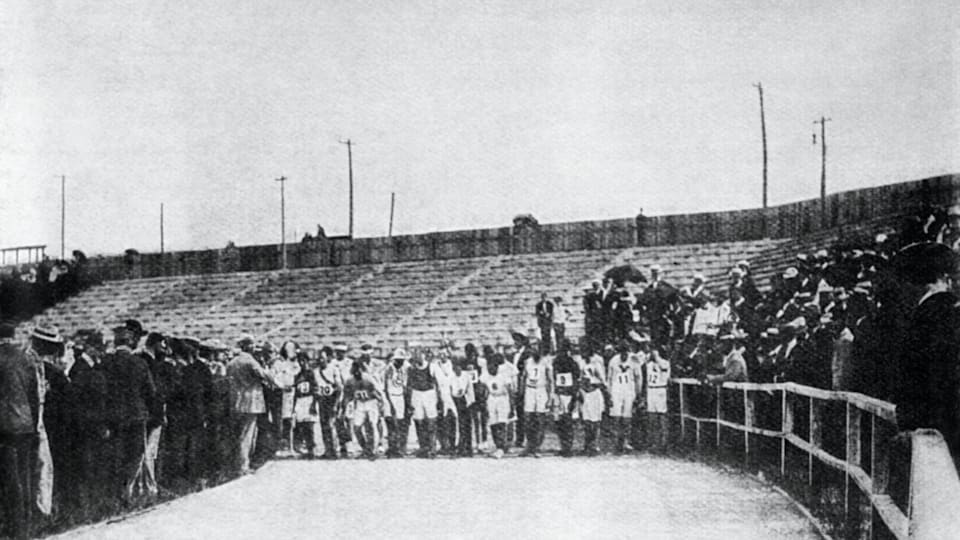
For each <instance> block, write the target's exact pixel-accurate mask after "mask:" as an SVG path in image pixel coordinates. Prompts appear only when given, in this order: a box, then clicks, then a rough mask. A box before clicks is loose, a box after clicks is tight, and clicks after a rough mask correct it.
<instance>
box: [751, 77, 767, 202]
mask: <svg viewBox="0 0 960 540" xmlns="http://www.w3.org/2000/svg"><path fill="white" fill-rule="evenodd" d="M753 86H755V87H756V88H757V91H758V92H759V93H760V136H761V137H762V138H763V207H764V208H766V207H767V119H766V116H765V114H764V110H763V83H759V82H758V83H756V84H754V85H753Z"/></svg>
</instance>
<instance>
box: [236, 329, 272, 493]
mask: <svg viewBox="0 0 960 540" xmlns="http://www.w3.org/2000/svg"><path fill="white" fill-rule="evenodd" d="M253 344H254V341H253V336H250V335H244V336H241V338H240V339H239V340H238V341H237V347H239V348H240V353H239V354H237V356H236V357H235V358H234V359H233V360H231V361H230V363H229V364H227V377H228V378H229V379H230V388H231V391H232V392H233V401H232V407H231V411H232V413H233V414H234V415H235V416H236V418H237V434H238V437H239V441H238V445H237V447H238V450H239V454H238V456H237V465H238V466H239V470H240V473H241V474H249V473H250V457H251V454H252V453H253V449H254V447H255V444H256V440H257V417H258V416H260V415H262V414H263V413H265V412H267V406H266V403H265V401H264V398H263V383H269V382H270V375H269V374H268V373H267V371H266V370H265V369H264V368H263V366H261V365H260V364H259V363H258V362H257V361H256V360H255V359H254V358H253V356H252V355H251V353H252V352H253Z"/></svg>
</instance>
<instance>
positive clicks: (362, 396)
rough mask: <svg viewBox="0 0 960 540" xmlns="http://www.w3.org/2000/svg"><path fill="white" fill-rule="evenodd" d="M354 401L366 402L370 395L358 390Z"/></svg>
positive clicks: (354, 394) (354, 395)
mask: <svg viewBox="0 0 960 540" xmlns="http://www.w3.org/2000/svg"><path fill="white" fill-rule="evenodd" d="M353 399H356V400H358V401H366V400H368V399H370V394H369V393H367V391H366V390H357V391H356V392H354V393H353Z"/></svg>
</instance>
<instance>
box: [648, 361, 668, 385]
mask: <svg viewBox="0 0 960 540" xmlns="http://www.w3.org/2000/svg"><path fill="white" fill-rule="evenodd" d="M665 375H666V374H665V373H664V372H663V370H662V369H660V366H658V365H656V364H649V365H648V366H647V385H648V386H663V385H664V384H666V382H667V381H665V380H664V379H665V378H666V377H665Z"/></svg>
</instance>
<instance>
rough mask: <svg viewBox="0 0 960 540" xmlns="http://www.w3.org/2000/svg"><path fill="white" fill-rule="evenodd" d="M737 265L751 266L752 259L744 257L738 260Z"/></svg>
mask: <svg viewBox="0 0 960 540" xmlns="http://www.w3.org/2000/svg"><path fill="white" fill-rule="evenodd" d="M737 266H738V267H739V266H744V267H746V268H750V261H748V260H746V259H744V260H742V261H739V262H737Z"/></svg>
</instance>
